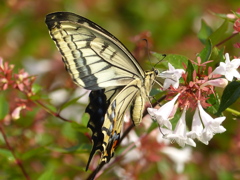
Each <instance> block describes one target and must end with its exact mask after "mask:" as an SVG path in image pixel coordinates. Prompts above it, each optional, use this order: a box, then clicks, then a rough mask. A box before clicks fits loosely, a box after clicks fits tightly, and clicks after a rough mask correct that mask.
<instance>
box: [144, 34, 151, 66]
mask: <svg viewBox="0 0 240 180" xmlns="http://www.w3.org/2000/svg"><path fill="white" fill-rule="evenodd" d="M142 40H143V41H145V42H146V54H147V56H148V60H149V61H150V63H151V64H152V65H153V63H152V61H151V58H150V53H149V44H148V40H147V39H145V38H144V39H142Z"/></svg>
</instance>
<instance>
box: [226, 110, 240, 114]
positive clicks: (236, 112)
mask: <svg viewBox="0 0 240 180" xmlns="http://www.w3.org/2000/svg"><path fill="white" fill-rule="evenodd" d="M226 110H227V111H228V112H230V113H233V114H235V115H236V116H240V112H239V111H236V110H234V109H231V108H227V109H226Z"/></svg>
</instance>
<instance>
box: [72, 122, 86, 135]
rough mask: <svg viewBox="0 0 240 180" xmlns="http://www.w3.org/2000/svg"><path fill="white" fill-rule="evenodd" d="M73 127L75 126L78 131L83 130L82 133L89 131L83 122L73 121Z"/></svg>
mask: <svg viewBox="0 0 240 180" xmlns="http://www.w3.org/2000/svg"><path fill="white" fill-rule="evenodd" d="M71 125H72V128H74V129H75V130H76V131H78V132H81V133H86V132H88V128H87V127H86V126H84V125H82V124H78V123H76V122H74V121H73V122H72V123H71Z"/></svg>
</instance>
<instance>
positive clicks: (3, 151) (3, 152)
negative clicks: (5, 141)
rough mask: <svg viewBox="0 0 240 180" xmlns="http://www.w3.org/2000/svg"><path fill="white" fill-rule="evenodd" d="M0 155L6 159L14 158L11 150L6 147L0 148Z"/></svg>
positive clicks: (11, 159)
mask: <svg viewBox="0 0 240 180" xmlns="http://www.w3.org/2000/svg"><path fill="white" fill-rule="evenodd" d="M0 156H1V157H5V158H6V159H8V160H10V161H13V160H15V158H14V156H13V155H12V153H11V151H9V150H6V149H0Z"/></svg>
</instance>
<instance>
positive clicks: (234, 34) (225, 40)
mask: <svg viewBox="0 0 240 180" xmlns="http://www.w3.org/2000/svg"><path fill="white" fill-rule="evenodd" d="M237 34H238V33H233V34H232V35H231V36H229V37H227V38H226V39H224V40H223V41H221V42H220V43H218V44H216V45H215V46H216V47H218V46H220V45H222V44H223V43H225V42H227V41H228V40H229V39H231V38H233V37H234V36H236V35H237Z"/></svg>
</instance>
